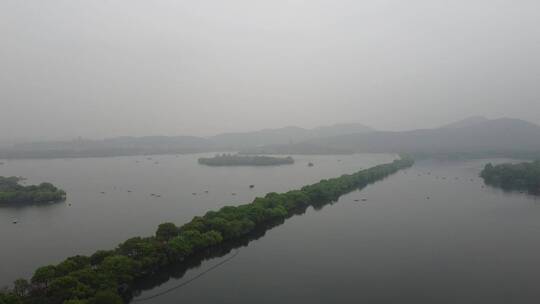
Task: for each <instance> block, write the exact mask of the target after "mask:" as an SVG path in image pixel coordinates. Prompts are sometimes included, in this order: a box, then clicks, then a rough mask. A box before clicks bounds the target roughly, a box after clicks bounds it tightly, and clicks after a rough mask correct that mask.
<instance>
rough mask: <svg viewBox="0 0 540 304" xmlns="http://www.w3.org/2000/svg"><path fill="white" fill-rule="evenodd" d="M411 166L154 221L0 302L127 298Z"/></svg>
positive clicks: (93, 302)
mask: <svg viewBox="0 0 540 304" xmlns="http://www.w3.org/2000/svg"><path fill="white" fill-rule="evenodd" d="M412 165H413V160H412V159H410V158H407V157H402V158H401V159H398V160H395V161H393V162H392V163H387V164H382V165H378V166H375V167H372V168H369V169H365V170H361V171H358V172H356V173H354V174H346V175H342V176H340V177H337V178H332V179H326V180H321V181H320V182H318V183H316V184H312V185H308V186H304V187H302V188H301V189H300V190H292V191H289V192H286V193H269V194H267V195H266V196H264V197H258V198H256V199H255V200H254V201H253V202H252V203H249V204H245V205H240V206H237V207H234V206H227V207H223V208H221V209H220V210H219V211H209V212H207V213H206V214H205V215H204V216H196V217H194V218H193V220H191V221H190V222H189V223H187V224H184V225H182V226H180V227H178V226H176V224H174V223H163V224H161V225H159V227H158V229H157V231H156V233H155V235H154V236H151V237H133V238H131V239H128V240H127V241H125V242H123V243H121V244H120V245H118V246H117V247H116V248H115V249H112V250H99V251H96V252H95V253H94V254H92V255H90V256H82V255H77V256H73V257H70V258H67V259H66V260H64V261H63V262H61V263H59V264H57V265H47V266H43V267H40V268H38V269H37V270H36V271H35V272H34V275H33V276H32V278H31V279H30V281H27V280H25V279H19V280H16V281H15V282H14V286H13V288H12V289H10V290H6V291H4V292H0V303H1V304H38V303H39V304H62V303H63V304H81V303H84V304H104V303H107V304H111V303H123V302H128V301H129V300H130V299H131V298H132V293H133V291H134V287H135V286H136V283H137V282H141V281H142V280H143V279H145V278H149V277H151V276H152V275H154V274H156V273H157V272H158V271H160V270H163V269H166V268H167V267H171V266H173V265H179V263H185V262H186V261H187V258H190V257H193V256H194V255H195V254H199V253H203V252H205V251H207V250H208V249H210V248H218V246H226V242H233V241H235V240H240V239H242V238H244V237H246V236H248V235H249V234H250V233H253V232H255V231H256V229H258V228H263V227H267V226H268V225H269V224H270V223H272V222H276V221H284V220H285V219H287V218H289V217H291V216H293V215H294V214H295V213H297V212H298V211H299V210H305V209H306V208H307V207H309V206H313V207H322V206H324V205H326V204H329V203H332V202H334V201H337V199H338V198H339V197H340V196H341V195H343V194H345V193H348V192H351V191H353V190H355V189H361V188H363V187H365V186H366V185H368V184H370V183H373V182H376V181H379V180H381V179H384V178H385V177H387V176H389V175H391V174H393V173H395V172H397V171H398V170H400V169H404V168H408V167H410V166H412Z"/></svg>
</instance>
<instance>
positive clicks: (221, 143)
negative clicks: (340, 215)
mask: <svg viewBox="0 0 540 304" xmlns="http://www.w3.org/2000/svg"><path fill="white" fill-rule="evenodd" d="M372 131H374V130H373V129H371V128H369V127H367V126H364V125H361V124H354V123H351V124H336V125H331V126H324V127H318V128H314V129H304V128H299V127H285V128H279V129H265V130H260V131H255V132H244V133H223V134H219V135H216V136H211V137H194V136H145V137H130V136H123V137H115V138H109V139H103V140H84V139H76V140H71V141H50V142H34V143H25V144H16V145H13V146H11V147H8V148H2V149H0V159H10V158H64V157H105V156H120V155H144V154H176V153H197V152H215V151H238V150H243V149H248V148H256V147H261V146H265V145H276V144H289V143H297V142H303V141H307V140H312V139H317V138H324V137H328V136H335V135H346V134H359V133H365V132H372Z"/></svg>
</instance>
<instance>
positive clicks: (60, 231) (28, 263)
mask: <svg viewBox="0 0 540 304" xmlns="http://www.w3.org/2000/svg"><path fill="white" fill-rule="evenodd" d="M201 156H209V155H208V154H200V155H179V156H175V155H167V156H165V155H164V156H148V157H142V156H139V157H114V158H86V159H55V160H11V161H3V162H4V164H3V165H0V176H11V175H16V176H23V177H25V178H28V180H27V181H26V183H27V184H34V183H40V182H43V181H48V182H51V183H53V184H55V185H57V186H59V187H61V188H62V189H64V190H66V192H67V193H68V198H67V201H66V202H65V203H55V204H49V205H44V206H43V205H42V206H25V207H21V208H12V207H6V206H0V240H1V241H2V250H0V287H1V286H4V285H7V284H10V283H11V282H13V280H14V279H16V278H19V277H23V278H29V277H30V276H31V275H32V273H33V271H34V270H35V268H37V267H39V266H43V265H47V264H54V263H58V262H60V261H62V260H63V259H64V258H66V257H68V256H72V255H76V254H91V253H93V252H95V251H96V250H98V249H112V248H114V247H115V246H116V245H117V244H118V243H119V242H122V241H124V240H126V239H128V238H130V237H133V236H147V235H151V234H153V233H154V231H155V229H156V228H157V225H159V224H160V223H162V222H167V221H171V222H175V223H178V224H182V223H185V222H188V221H189V220H191V218H193V217H194V216H196V215H203V214H204V213H206V211H209V210H216V209H219V208H220V207H222V206H225V205H238V204H241V203H248V202H251V201H252V200H253V199H254V198H255V197H256V196H263V195H265V194H266V193H268V192H272V191H276V192H283V191H287V190H291V189H296V188H300V187H302V186H303V185H306V184H311V183H315V182H317V181H319V180H320V179H322V178H329V177H335V176H339V175H341V174H344V173H352V172H355V171H357V170H359V169H360V168H368V167H371V166H374V165H376V164H379V163H385V162H389V161H391V160H392V159H393V158H395V157H396V156H395V155H385V154H362V155H351V156H345V155H343V156H341V155H340V156H296V157H295V160H296V163H295V164H294V165H286V166H277V167H207V166H202V165H199V164H198V163H197V159H198V158H199V157H201ZM309 162H313V163H314V164H315V166H314V167H308V166H307V164H308V163H309ZM251 184H254V185H255V188H254V189H249V185H251ZM128 191H130V192H128ZM205 191H208V193H205ZM101 192H104V193H101ZM152 193H153V194H157V195H161V197H159V198H158V197H153V196H151V194H152ZM193 193H195V194H196V195H193ZM233 193H235V195H233ZM70 204H71V205H70ZM13 219H18V221H19V223H18V224H16V225H15V224H12V221H13ZM210 262H212V261H210Z"/></svg>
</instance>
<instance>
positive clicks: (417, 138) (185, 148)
mask: <svg viewBox="0 0 540 304" xmlns="http://www.w3.org/2000/svg"><path fill="white" fill-rule="evenodd" d="M217 151H240V152H242V153H252V154H343V153H409V154H414V155H454V154H461V155H467V156H485V155H488V156H529V155H540V153H539V152H540V126H538V125H536V124H533V123H530V122H527V121H524V120H519V119H512V118H499V119H487V118H485V117H481V116H474V117H469V118H466V119H463V120H461V121H457V122H454V123H451V124H447V125H444V126H441V127H439V128H434V129H419V130H410V131H377V130H374V129H372V128H370V127H367V126H364V125H362V124H336V125H332V126H324V127H318V128H314V129H304V128H299V127H284V128H279V129H265V130H260V131H255V132H243V133H223V134H218V135H215V136H211V137H206V138H203V137H194V136H173V137H168V136H147V137H128V136H126V137H117V138H110V139H104V140H82V139H77V140H73V141H60V142H42V143H28V144H17V145H14V146H12V147H10V148H4V149H0V158H58V157H100V156H118V155H142V154H172V153H196V152H217Z"/></svg>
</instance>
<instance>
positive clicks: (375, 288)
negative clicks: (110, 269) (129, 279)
mask: <svg viewBox="0 0 540 304" xmlns="http://www.w3.org/2000/svg"><path fill="white" fill-rule="evenodd" d="M489 161H493V162H495V163H497V162H503V161H507V160H489ZM486 162H487V160H475V161H449V162H441V161H421V162H417V163H416V164H415V166H414V167H412V168H411V169H408V170H405V171H401V172H398V173H397V174H395V175H393V176H391V177H389V178H387V179H386V180H384V181H381V182H378V183H375V184H373V185H369V186H368V187H367V188H365V189H363V190H362V191H357V192H353V193H350V194H348V195H345V196H342V197H341V198H340V200H339V201H338V202H337V203H335V204H332V205H328V206H325V207H324V208H323V209H322V210H313V209H308V210H307V212H306V213H305V214H303V215H300V216H295V217H293V218H291V219H289V220H287V221H286V222H285V223H284V224H282V225H280V226H277V227H275V228H273V229H271V230H269V231H267V232H266V234H265V235H264V236H263V237H261V238H259V239H257V240H254V241H251V242H250V243H249V244H248V245H247V246H244V247H240V248H238V254H237V255H236V256H234V258H232V259H230V260H229V261H227V262H226V263H224V264H223V265H221V266H220V267H219V268H216V269H213V270H212V271H211V272H209V273H207V274H205V275H204V276H202V277H200V278H198V279H197V280H195V281H193V282H191V283H190V284H188V285H185V286H183V287H182V288H178V289H175V290H172V291H171V292H168V293H165V294H163V295H161V296H159V297H156V298H152V299H151V300H148V301H141V302H139V303H145V302H146V303H159V304H168V303H179V302H184V303H537V302H538V299H540V288H538V282H539V281H540V268H539V267H538V265H540V242H539V239H540V238H539V235H540V204H539V203H540V201H539V200H538V198H537V197H535V196H529V195H527V194H524V193H519V192H510V193H505V192H503V191H500V190H497V189H493V188H489V187H486V186H484V185H483V182H482V180H481V179H479V178H478V173H479V171H480V170H481V168H482V166H483V165H484V164H485V163H486ZM363 199H365V201H362V200H363ZM356 200H357V201H356ZM233 254H234V252H231V253H229V254H228V255H225V256H223V257H221V258H216V259H213V260H208V261H204V262H202V263H201V265H200V266H199V267H195V268H193V269H190V270H188V271H186V273H185V275H183V276H182V277H179V278H176V279H171V280H169V281H167V282H165V283H163V284H161V285H159V286H156V287H155V288H151V289H149V290H146V291H143V292H142V293H141V294H140V295H139V296H138V297H137V298H136V299H135V300H142V299H145V298H148V297H151V296H153V295H157V294H159V293H161V292H164V291H167V290H168V289H171V288H174V287H175V286H177V285H178V284H182V283H183V282H185V281H187V280H190V279H191V278H194V277H196V276H197V275H198V274H200V273H202V272H204V271H205V270H207V269H209V268H211V267H212V266H213V265H216V264H217V263H220V261H223V260H225V259H228V258H230V257H231V255H233Z"/></svg>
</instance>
